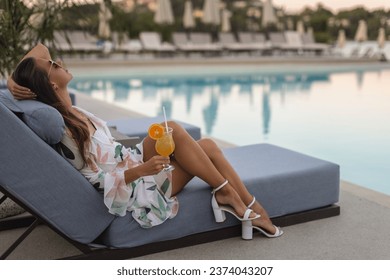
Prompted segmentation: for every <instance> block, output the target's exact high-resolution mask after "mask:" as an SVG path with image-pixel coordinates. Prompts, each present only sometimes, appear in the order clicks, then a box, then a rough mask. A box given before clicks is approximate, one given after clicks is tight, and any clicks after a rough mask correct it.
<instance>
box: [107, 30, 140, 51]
mask: <svg viewBox="0 0 390 280" xmlns="http://www.w3.org/2000/svg"><path fill="white" fill-rule="evenodd" d="M112 39H113V44H114V50H115V51H116V52H122V53H125V54H127V53H139V52H140V51H142V44H141V41H140V40H137V39H130V38H129V36H128V35H127V34H126V33H121V34H119V33H118V32H114V33H113V34H112Z"/></svg>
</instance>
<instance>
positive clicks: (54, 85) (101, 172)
mask: <svg viewBox="0 0 390 280" xmlns="http://www.w3.org/2000/svg"><path fill="white" fill-rule="evenodd" d="M71 79H72V75H71V74H70V73H69V72H68V71H67V70H66V69H65V68H64V67H63V66H62V63H61V62H60V61H53V60H52V59H51V56H50V54H49V51H48V49H47V48H46V47H45V46H44V45H42V44H38V45H37V46H35V47H34V48H33V49H32V50H31V51H30V52H29V53H28V54H27V55H26V56H25V57H24V58H23V59H22V61H21V62H20V63H19V64H18V66H17V67H16V69H15V71H14V73H13V74H12V76H11V78H10V79H9V80H8V88H9V89H10V91H11V92H12V93H13V95H14V97H15V98H16V99H30V98H36V99H37V100H39V101H41V102H44V103H46V104H48V105H50V106H53V107H54V108H56V109H57V110H58V111H59V112H60V113H61V115H62V116H63V118H64V121H65V124H66V131H65V134H64V136H63V139H62V141H61V144H62V146H63V147H66V148H65V149H64V150H66V151H67V152H63V155H64V157H65V158H66V159H67V160H68V161H69V162H70V163H71V164H72V165H73V166H74V167H75V168H76V169H77V170H79V171H80V172H81V173H82V174H83V175H84V176H85V177H86V178H87V179H88V180H89V182H90V183H91V184H92V185H93V186H94V187H95V188H97V189H98V190H100V191H102V192H104V203H105V205H106V206H107V207H108V209H109V212H110V213H112V214H115V215H120V216H124V215H125V214H126V211H131V212H132V216H133V217H134V219H135V220H136V221H137V222H138V223H139V224H140V225H141V226H142V227H145V228H148V227H152V226H156V225H159V224H161V223H163V222H164V221H165V220H167V219H169V218H173V217H174V216H175V215H176V214H177V211H178V209H179V207H178V201H177V199H176V197H175V195H176V194H177V193H179V192H180V191H181V190H182V189H183V188H184V187H185V185H186V184H187V183H188V182H189V181H190V180H191V179H192V178H193V177H194V176H197V177H199V178H201V179H202V180H204V181H205V182H207V183H208V184H209V185H210V186H211V187H212V188H213V192H212V193H213V194H212V198H211V206H212V208H213V211H214V214H215V219H216V221H217V222H223V221H224V220H225V215H224V214H225V212H229V213H230V214H232V215H234V216H235V217H236V218H237V219H239V220H240V221H241V222H242V223H243V238H244V239H251V238H252V229H253V228H254V229H256V230H258V231H260V232H261V233H263V234H264V235H265V236H267V237H278V236H280V235H282V234H283V231H282V230H281V229H280V228H279V227H276V226H274V225H273V224H272V222H271V220H270V219H269V217H268V215H267V213H266V211H265V210H264V208H263V207H262V206H261V205H260V203H259V202H257V201H256V200H255V198H254V197H253V196H252V195H251V194H250V193H249V192H248V190H247V189H246V187H245V186H244V184H243V183H242V181H241V180H240V178H239V176H238V175H237V173H236V172H235V171H234V169H233V168H232V166H231V165H230V164H229V162H228V161H227V160H226V159H225V157H224V155H223V153H222V152H221V150H220V149H219V148H218V147H217V145H216V144H215V143H214V142H213V141H212V140H210V139H201V140H199V141H194V140H193V139H192V138H191V136H190V135H189V134H188V133H187V132H186V131H185V130H184V129H183V128H182V127H181V126H179V125H178V124H177V123H175V122H169V123H168V125H169V127H171V128H173V138H174V141H175V146H176V148H175V152H174V156H172V157H171V158H169V157H163V156H160V155H158V154H157V153H156V151H155V140H153V139H151V138H150V137H149V136H147V137H146V138H145V139H144V140H143V141H142V142H141V143H139V144H138V145H137V146H136V148H135V149H126V148H124V147H123V146H122V145H121V144H120V143H118V142H115V140H114V139H113V138H112V137H111V134H110V132H109V130H108V128H107V126H106V124H105V122H104V121H102V120H101V119H99V118H97V117H96V116H94V115H93V114H91V113H89V112H87V111H85V110H83V109H81V108H78V107H74V106H72V104H71V100H70V96H69V93H68V90H67V85H68V83H69V82H70V81H71ZM169 163H170V164H171V165H173V166H174V167H175V169H174V170H173V171H170V172H165V171H163V168H164V165H165V164H169Z"/></svg>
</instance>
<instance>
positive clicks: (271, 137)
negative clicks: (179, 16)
mask: <svg viewBox="0 0 390 280" xmlns="http://www.w3.org/2000/svg"><path fill="white" fill-rule="evenodd" d="M72 72H73V74H74V76H75V77H77V78H74V80H73V81H72V83H71V87H73V88H76V89H77V90H78V91H80V92H83V93H85V94H88V95H90V96H92V97H94V98H97V99H100V100H104V101H106V102H109V103H113V104H116V105H118V106H121V107H123V108H127V109H129V110H132V111H135V112H139V113H142V114H146V115H149V116H156V115H161V114H162V106H165V109H166V113H167V115H168V117H169V118H173V119H177V120H181V121H185V122H188V123H192V124H194V125H197V126H199V127H201V129H202V133H203V134H204V135H209V136H212V137H216V138H219V139H222V140H225V141H227V142H231V143H234V144H237V145H247V144H254V143H271V144H275V145H279V146H282V147H285V148H289V149H292V150H295V151H299V152H302V153H305V154H308V155H312V156H315V157H318V158H322V159H325V160H329V161H332V162H335V163H337V164H339V165H340V166H341V178H342V179H343V180H346V181H350V182H353V183H356V184H359V185H362V186H365V187H367V188H371V189H373V190H376V191H379V192H382V193H386V194H390V65H389V64H365V65H360V64H350V65H348V64H340V65H336V64H333V65H303V64H302V65H301V64H299V65H294V64H291V65H288V64H286V65H274V66H272V65H269V66H248V65H246V66H245V65H241V66H240V65H235V66H215V67H211V66H207V67H200V66H197V67H195V66H194V67H181V68H170V67H156V68H147V67H144V68H142V67H139V68H137V69H134V68H131V69H126V68H123V69H111V70H107V71H105V72H104V73H101V72H100V71H98V70H92V71H88V73H87V74H84V72H85V71H83V70H79V69H74V71H72Z"/></svg>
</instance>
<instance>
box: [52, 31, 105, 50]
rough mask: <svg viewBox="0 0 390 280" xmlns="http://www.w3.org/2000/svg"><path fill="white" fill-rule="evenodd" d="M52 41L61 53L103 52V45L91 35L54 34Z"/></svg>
mask: <svg viewBox="0 0 390 280" xmlns="http://www.w3.org/2000/svg"><path fill="white" fill-rule="evenodd" d="M54 41H55V44H56V46H57V48H58V50H59V51H62V52H70V51H76V52H82V53H91V52H99V53H100V52H103V51H104V45H103V43H101V44H99V40H98V39H97V38H96V37H94V36H93V35H91V34H89V33H87V32H82V31H68V32H66V33H65V32H61V31H56V32H54Z"/></svg>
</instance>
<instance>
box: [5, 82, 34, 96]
mask: <svg viewBox="0 0 390 280" xmlns="http://www.w3.org/2000/svg"><path fill="white" fill-rule="evenodd" d="M7 87H8V89H9V91H10V92H11V93H12V95H13V96H14V98H15V99H18V100H25V99H35V98H36V97H37V96H36V94H34V93H33V92H32V91H31V90H30V89H29V88H26V87H23V86H20V85H18V84H17V83H15V81H14V80H13V79H12V78H11V77H9V78H8V80H7Z"/></svg>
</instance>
